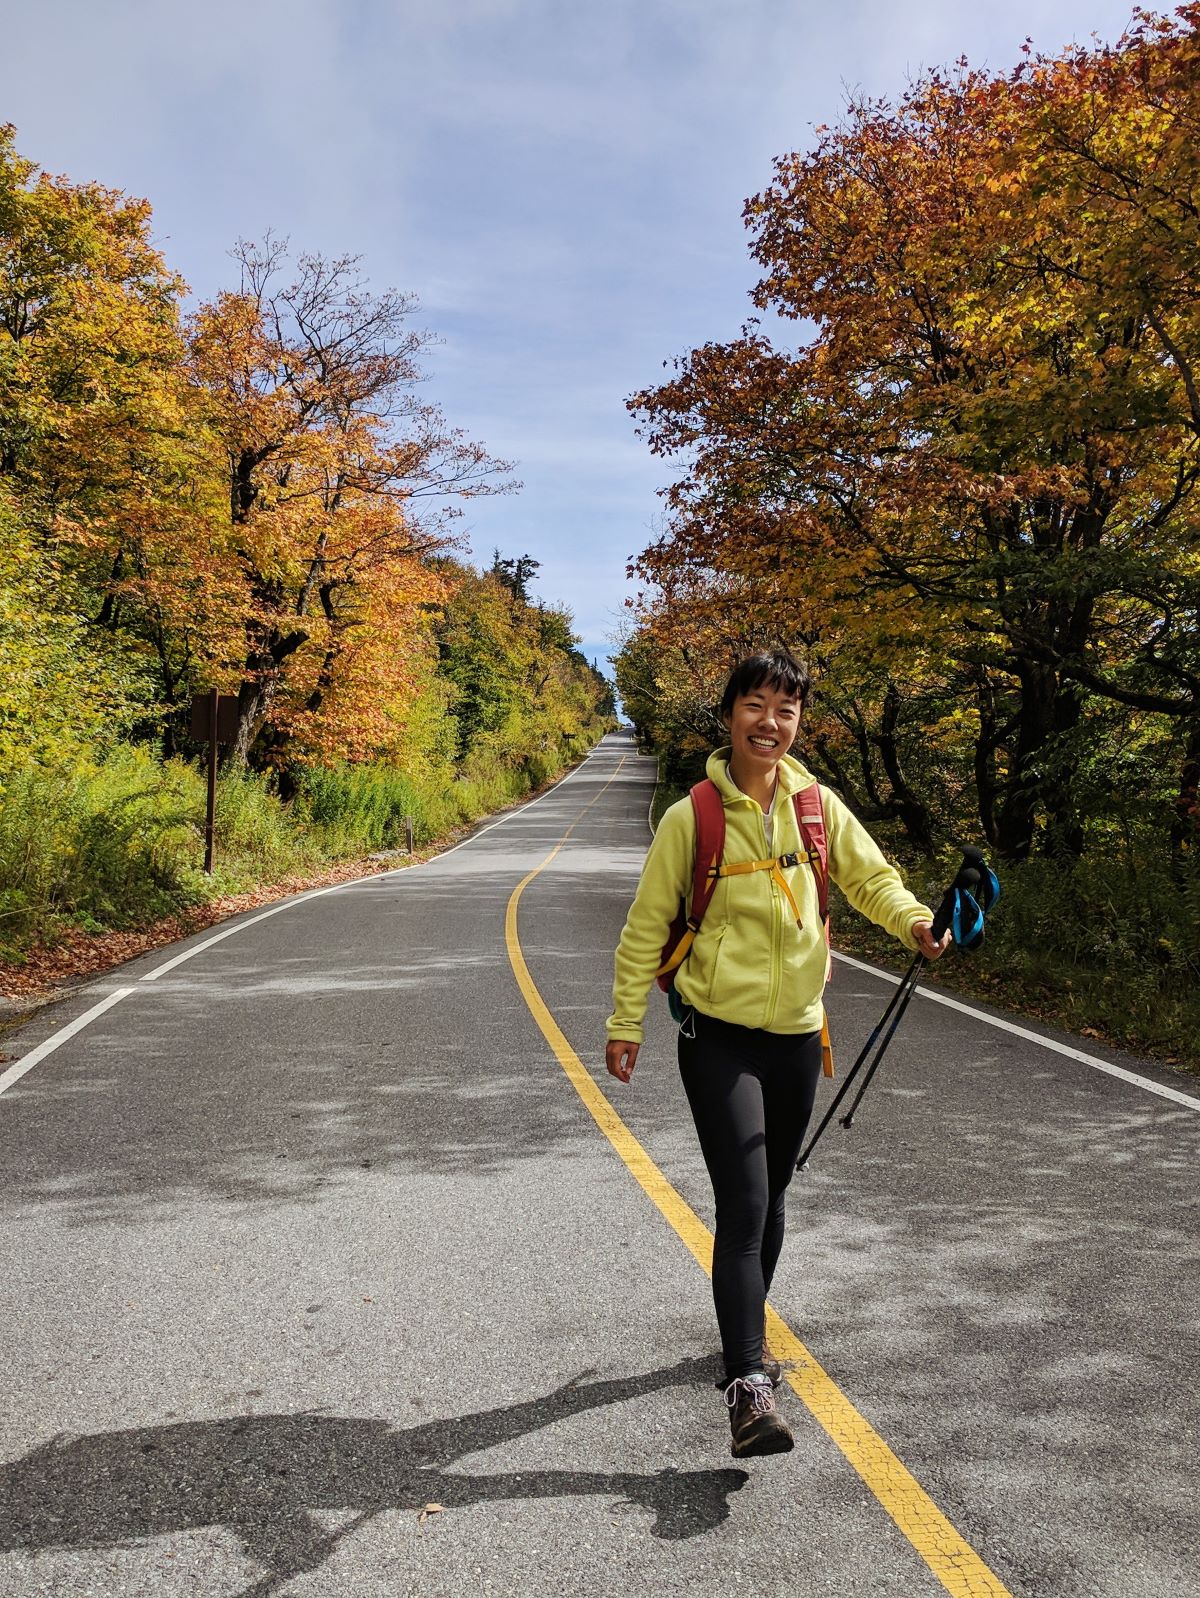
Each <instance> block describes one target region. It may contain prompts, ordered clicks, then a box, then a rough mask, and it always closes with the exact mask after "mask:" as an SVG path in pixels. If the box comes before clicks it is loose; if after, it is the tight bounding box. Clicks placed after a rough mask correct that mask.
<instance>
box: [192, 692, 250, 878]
mask: <svg viewBox="0 0 1200 1598" xmlns="http://www.w3.org/2000/svg"><path fill="white" fill-rule="evenodd" d="M237 724H238V702H237V698H236V696H235V695H233V694H221V693H218V692H217V690H216V689H215V688H210V689H209V691H208V693H206V694H197V695H196V697H195V698H194V699H193V700H192V726H191V732H192V737H193V738H195V739H196V741H197V743H203V742H204V740H205V739H207V740H208V810H207V813H206V815H205V818H204V869H205V871H207V872H208V874H209V876H210V877H211V876H212V868H213V826H214V823H215V821H216V815H217V745H218V744H231V743H232V742H233V740H234V739H235V738H236V737H237Z"/></svg>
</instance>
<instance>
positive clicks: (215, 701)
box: [204, 688, 220, 877]
mask: <svg viewBox="0 0 1200 1598" xmlns="http://www.w3.org/2000/svg"><path fill="white" fill-rule="evenodd" d="M219 703H220V694H219V693H218V691H217V689H215V688H213V689H211V690H210V691H209V695H208V813H207V815H206V816H205V820H204V869H205V871H207V873H208V874H209V876H210V877H211V876H212V868H213V831H214V824H215V822H216V817H217V707H218V705H219Z"/></svg>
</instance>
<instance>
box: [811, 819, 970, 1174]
mask: <svg viewBox="0 0 1200 1598" xmlns="http://www.w3.org/2000/svg"><path fill="white" fill-rule="evenodd" d="M981 887H982V888H983V889H984V891H983V892H981V894H980V896H981V898H983V899H984V900H985V908H989V909H990V907H991V905H992V904H994V903H995V901H996V899H997V897H998V896H999V892H1000V888H999V884H998V883H997V882H996V879H995V876H994V875H993V874H992V872H991V871H989V869H988V866H987V862H986V861H985V860H984V857H983V852H982V850H979V849H975V848H969V849H964V850H963V861H962V865H961V866H960V867H959V868H958V871H957V872H956V874H955V877H954V881H953V882H952V883H951V884H950V886H949V887H948V888H947V889H946V891H945V893H944V894H943V895H942V902H941V904H940V905H939V906H938V909H937V914H936V915H935V916H934V918H933V925H932V928H931V934H932V937H933V939H934V941H935V942H937V940H938V939H940V938H941V937H942V936H943V934H944V933H945V932H946V929H947V928H948V927H950V926H951V925H953V926H954V929H955V938H956V941H958V940H959V938H960V932H961V947H963V948H976V947H978V943H979V940H980V939H981V937H982V935H983V911H982V910H980V908H979V906H978V905H977V904H975V901H974V899H973V898H972V897H971V892H972V890H973V889H974V890H976V891H978V890H980V888H981ZM960 894H962V895H965V896H966V899H967V902H968V903H969V904H970V905H972V906H973V907H974V909H975V912H976V918H977V919H976V920H975V921H973V922H972V924H971V927H970V929H969V933H968V932H967V930H966V929H960V919H961V918H960V917H956V915H955V912H956V910H957V909H958V908H959V904H960V900H959V896H960ZM925 964H926V961H925V956H924V955H923V954H921V953H920V952H919V951H918V952H917V953H916V954H915V955H914V956H913V958H912V962H911V963H910V965H909V967H908V970H907V971H906V972H905V973H904V975H903V976H902V977H901V979H900V982H899V985H898V986H897V988H896V991H895V993H893V994H892V997H891V999H890V1000H889V1002H888V1005H887V1008H886V1009H885V1010H884V1012H883V1014H882V1016H880V1018H879V1021H878V1023H877V1024H876V1026H875V1027H874V1029H873V1031H872V1032H871V1035H870V1037H869V1038H868V1039H867V1041H866V1043H865V1044H864V1045H863V1047H862V1049H861V1051H860V1052H859V1056H858V1059H857V1060H855V1062H854V1064H853V1065H852V1066H851V1068H850V1071H849V1073H848V1074H847V1077H846V1080H845V1081H844V1082H843V1083H842V1085H841V1088H840V1089H839V1090H838V1092H837V1093H836V1094H835V1096H834V1099H833V1102H832V1103H831V1104H830V1106H829V1108H828V1110H826V1112H825V1115H824V1118H823V1119H822V1121H821V1124H820V1126H819V1127H818V1128H817V1130H816V1131H815V1132H814V1133H813V1135H812V1137H811V1138H810V1139H809V1143H808V1147H807V1148H806V1149H805V1150H804V1152H803V1153H802V1154H801V1156H800V1158H799V1159H798V1160H797V1161H796V1169H797V1170H798V1171H802V1170H804V1168H805V1166H806V1165H807V1164H808V1161H809V1159H810V1157H811V1155H812V1151H813V1150H814V1149H815V1148H816V1146H817V1144H818V1142H819V1141H820V1139H821V1136H822V1134H823V1133H824V1131H825V1128H826V1127H827V1126H828V1125H829V1123H830V1121H832V1120H833V1118H834V1116H835V1115H836V1114H837V1112H838V1109H839V1107H840V1105H841V1103H842V1100H843V1099H844V1098H845V1097H846V1095H847V1094H848V1093H849V1091H850V1089H851V1088H852V1087H853V1085H854V1081H855V1078H856V1077H857V1076H858V1073H859V1071H860V1070H861V1069H862V1066H863V1064H864V1062H865V1061H866V1059H867V1057H868V1055H869V1054H870V1053H871V1050H872V1049H874V1048H875V1046H876V1042H877V1040H878V1048H877V1049H876V1052H875V1058H874V1059H873V1060H872V1061H871V1064H870V1065H869V1066H868V1068H867V1074H866V1076H865V1077H864V1078H863V1081H862V1086H861V1087H860V1088H859V1090H858V1093H857V1095H856V1096H855V1098H854V1101H853V1103H852V1104H851V1106H850V1108H849V1110H847V1112H846V1114H845V1115H844V1116H843V1117H842V1122H841V1124H842V1126H843V1127H850V1126H851V1125H852V1124H853V1122H854V1112H855V1111H856V1110H857V1109H858V1106H859V1104H860V1103H861V1102H862V1097H863V1094H864V1093H865V1092H866V1091H867V1089H868V1088H869V1087H870V1085H871V1079H872V1078H873V1077H874V1075H875V1073H876V1071H877V1070H878V1069H879V1066H880V1063H881V1062H882V1060H883V1056H884V1055H885V1054H886V1052H887V1049H888V1045H889V1044H890V1043H891V1041H892V1038H893V1037H894V1036H895V1033H896V1028H897V1027H898V1026H899V1025H900V1022H901V1021H902V1020H903V1019H904V1012H905V1011H906V1010H907V1009H908V1006H909V1002H910V1000H911V999H912V996H913V994H914V993H915V992H916V990H917V983H918V982H919V981H920V979H921V972H922V970H923V969H924V967H925Z"/></svg>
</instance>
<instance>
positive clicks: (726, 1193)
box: [679, 1010, 821, 1381]
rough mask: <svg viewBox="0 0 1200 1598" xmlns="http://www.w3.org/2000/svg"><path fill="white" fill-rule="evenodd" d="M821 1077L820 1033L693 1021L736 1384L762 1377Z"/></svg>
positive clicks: (685, 1072)
mask: <svg viewBox="0 0 1200 1598" xmlns="http://www.w3.org/2000/svg"><path fill="white" fill-rule="evenodd" d="M693 1031H694V1032H695V1036H694V1037H693V1036H691V1035H690V1034H691V1033H692V1032H693ZM820 1071H821V1034H820V1033H819V1032H760V1031H756V1030H754V1029H753V1028H751V1027H743V1026H734V1025H733V1024H732V1022H729V1021H718V1020H716V1019H715V1018H714V1017H713V1016H709V1015H701V1014H700V1012H699V1011H697V1010H689V1011H687V1012H686V1013H685V1020H684V1023H683V1026H682V1027H681V1028H680V1031H679V1073H680V1075H681V1076H682V1077H683V1085H684V1089H685V1090H686V1092H687V1096H688V1103H689V1104H690V1105H691V1107H692V1117H693V1119H694V1120H695V1122H696V1131H697V1132H698V1133H699V1135H700V1147H701V1149H702V1150H703V1153H704V1163H705V1164H706V1165H707V1166H708V1174H709V1176H710V1177H711V1179H712V1185H713V1196H714V1197H715V1199H716V1208H717V1231H716V1241H715V1244H714V1247H713V1268H712V1285H713V1299H714V1301H715V1303H716V1306H717V1325H718V1326H719V1327H720V1330H721V1346H722V1349H723V1350H724V1354H725V1378H726V1380H727V1381H732V1380H733V1378H734V1377H735V1376H745V1375H746V1374H747V1373H748V1372H750V1371H754V1370H761V1369H762V1358H763V1307H764V1305H765V1303H766V1297H767V1292H768V1290H769V1288H770V1286H771V1278H772V1277H773V1276H774V1274H775V1265H776V1262H777V1261H778V1259H779V1251H780V1249H781V1248H782V1247H783V1210H784V1195H785V1193H786V1191H787V1185H788V1183H789V1182H790V1181H791V1179H792V1173H793V1171H794V1170H795V1168H796V1160H797V1159H798V1158H799V1155H800V1149H801V1146H802V1145H803V1142H804V1133H805V1129H806V1128H807V1126H808V1118H809V1116H810V1115H811V1114H812V1107H813V1099H814V1097H815V1096H816V1091H817V1077H818V1076H819V1075H820Z"/></svg>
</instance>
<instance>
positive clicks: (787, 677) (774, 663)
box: [720, 649, 812, 721]
mask: <svg viewBox="0 0 1200 1598" xmlns="http://www.w3.org/2000/svg"><path fill="white" fill-rule="evenodd" d="M811 686H812V682H811V679H810V678H809V675H808V672H807V671H806V670H805V668H804V667H803V666H802V665H801V664H800V662H799V661H798V660H797V659H796V657H795V656H794V655H792V654H789V653H788V651H787V650H786V649H766V650H763V651H762V653H761V654H757V655H747V656H746V658H745V660H739V661H738V663H737V665H736V666H735V667H734V668H733V670H732V671H731V672H730V673H729V681H728V682H727V683H726V684H725V692H724V693H723V694H722V695H721V710H720V715H721V720H722V721H724V720H725V718H726V716H731V715H732V714H733V702H734V700H735V699H739V698H740V697H741V696H742V695H743V694H749V693H753V691H754V690H755V689H756V688H763V687H766V688H778V689H779V690H780V691H781V692H782V693H785V694H787V695H789V696H790V697H792V698H795V699H798V700H799V701H800V708H801V710H803V709H804V706H805V703H806V702H807V700H808V691H809V689H810V688H811Z"/></svg>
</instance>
